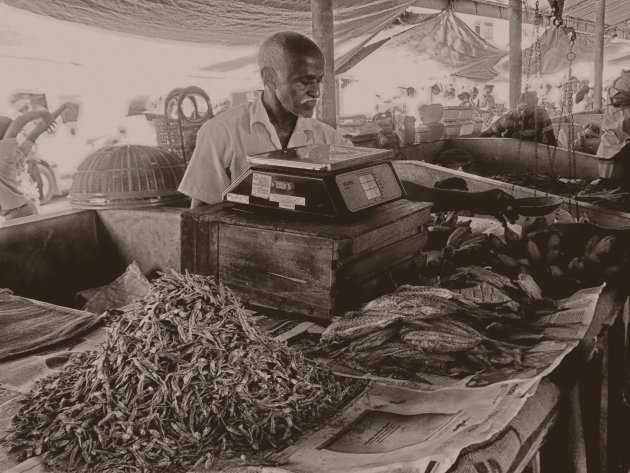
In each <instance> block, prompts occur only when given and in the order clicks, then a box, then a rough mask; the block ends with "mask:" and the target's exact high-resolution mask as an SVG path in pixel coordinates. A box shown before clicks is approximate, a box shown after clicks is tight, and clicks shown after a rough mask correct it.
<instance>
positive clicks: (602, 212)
mask: <svg viewBox="0 0 630 473" xmlns="http://www.w3.org/2000/svg"><path fill="white" fill-rule="evenodd" d="M394 167H395V168H396V172H397V173H398V176H399V177H400V178H401V179H402V180H408V181H412V182H417V183H418V184H422V185H425V186H433V184H435V182H436V181H438V180H440V179H445V178H447V177H461V178H463V179H465V180H466V182H467V183H468V188H469V190H470V191H472V192H479V191H485V190H489V189H501V190H503V191H505V192H507V193H508V194H511V195H513V196H514V197H516V198H519V197H532V196H536V195H537V196H541V195H553V194H547V193H545V192H541V191H535V190H533V189H529V188H527V187H522V186H516V185H512V184H508V183H506V182H501V181H496V180H494V179H489V178H487V177H481V176H476V175H474V174H469V173H467V172H461V171H454V170H452V169H448V168H444V167H442V166H436V165H434V164H428V163H424V162H421V161H395V162H394ZM563 201H564V202H563V204H562V207H561V208H563V209H565V210H566V211H568V212H571V213H572V214H573V215H576V213H577V214H578V215H579V216H582V215H586V216H587V217H588V218H589V219H590V221H591V222H593V223H597V224H598V225H601V226H604V227H611V228H619V227H625V226H629V225H630V213H626V212H617V211H615V210H610V209H605V208H603V207H597V206H595V205H591V204H588V203H586V202H578V201H575V200H573V199H569V198H563Z"/></svg>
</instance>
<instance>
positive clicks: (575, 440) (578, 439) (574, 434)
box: [567, 383, 588, 473]
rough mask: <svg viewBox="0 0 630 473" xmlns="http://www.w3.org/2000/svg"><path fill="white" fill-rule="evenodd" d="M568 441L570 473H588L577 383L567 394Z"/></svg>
mask: <svg viewBox="0 0 630 473" xmlns="http://www.w3.org/2000/svg"><path fill="white" fill-rule="evenodd" d="M567 427H568V428H567V430H568V432H567V434H568V441H569V460H570V465H569V468H570V473H588V470H587V466H586V445H585V444H584V426H583V423H582V408H581V405H580V390H579V388H578V385H577V383H576V384H575V385H574V386H573V387H572V388H571V391H570V392H569V419H568V426H567Z"/></svg>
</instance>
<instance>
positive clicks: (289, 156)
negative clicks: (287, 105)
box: [223, 145, 406, 217]
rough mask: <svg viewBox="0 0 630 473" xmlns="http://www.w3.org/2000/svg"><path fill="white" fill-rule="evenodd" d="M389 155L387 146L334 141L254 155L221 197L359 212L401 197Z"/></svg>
mask: <svg viewBox="0 0 630 473" xmlns="http://www.w3.org/2000/svg"><path fill="white" fill-rule="evenodd" d="M391 157H392V152H391V151H389V150H382V149H374V148H359V147H353V146H338V145H308V146H301V147H298V148H288V149H283V150H276V151H271V152H269V153H260V154H253V155H250V156H247V161H248V162H249V164H250V166H251V167H250V169H249V170H248V171H246V172H245V173H244V174H243V175H242V176H241V177H240V178H239V179H238V180H237V181H235V182H234V183H233V184H232V185H231V186H230V187H229V188H228V189H227V190H226V191H225V192H224V194H223V200H224V201H227V202H233V203H237V204H242V205H246V206H254V207H262V208H266V209H280V210H284V211H289V212H297V213H303V214H309V215H318V216H325V217H340V216H348V215H353V214H358V213H361V212H362V211H364V210H367V209H370V208H373V207H377V206H379V205H383V204H386V203H388V202H393V201H395V200H398V199H401V198H404V197H405V196H406V194H405V190H404V188H403V186H402V183H401V182H400V179H399V178H398V175H397V174H396V171H395V170H394V166H393V164H392V163H391V162H390V161H389V159H391Z"/></svg>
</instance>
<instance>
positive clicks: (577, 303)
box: [318, 286, 603, 392]
mask: <svg viewBox="0 0 630 473" xmlns="http://www.w3.org/2000/svg"><path fill="white" fill-rule="evenodd" d="M602 289H603V286H598V287H593V288H587V289H582V290H580V291H578V292H576V293H575V294H573V295H571V296H570V297H568V298H566V299H562V300H560V301H558V310H557V312H555V313H553V314H551V315H548V316H545V317H543V318H541V319H540V320H539V321H538V322H537V323H538V324H541V326H543V327H544V333H543V337H542V339H541V341H540V342H538V343H537V344H535V345H533V346H532V347H530V348H528V349H527V350H526V351H525V352H524V356H523V361H524V364H527V365H533V366H535V367H533V368H520V369H519V368H504V369H496V370H491V371H490V370H489V371H485V372H480V373H476V374H474V375H471V376H467V377H465V378H453V377H448V376H439V375H435V374H428V373H416V374H415V375H416V380H415V381H407V380H399V379H392V378H382V377H379V376H375V375H372V374H369V373H363V372H361V371H358V370H357V369H353V368H351V367H348V366H345V365H342V364H340V363H338V362H337V361H335V360H328V359H318V361H319V362H321V363H323V364H325V365H327V366H328V367H329V368H330V369H332V370H333V371H335V372H336V373H338V374H341V375H344V376H349V377H354V378H364V379H375V380H380V381H382V382H387V383H390V384H393V385H396V386H400V387H405V388H412V389H416V390H419V391H427V390H429V391H430V390H442V389H447V388H459V389H467V388H479V387H484V386H489V385H492V384H495V383H518V385H519V389H520V390H521V391H522V392H525V391H527V390H528V389H529V388H530V387H531V386H532V385H534V384H535V383H536V382H537V381H538V380H540V379H541V378H542V377H544V376H546V375H548V374H549V373H551V372H552V371H553V370H554V369H555V368H556V367H557V366H558V365H559V364H560V362H561V361H562V360H563V358H564V357H565V356H566V355H567V354H568V353H570V352H571V351H572V350H573V348H575V347H576V346H577V344H578V343H579V341H580V340H581V339H582V338H583V337H584V335H585V334H586V331H587V329H588V327H589V325H590V324H591V321H592V320H593V315H594V314H595V307H596V306H597V300H598V298H599V295H600V294H601V291H602Z"/></svg>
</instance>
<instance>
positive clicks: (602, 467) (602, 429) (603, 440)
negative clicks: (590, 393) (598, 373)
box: [598, 333, 610, 473]
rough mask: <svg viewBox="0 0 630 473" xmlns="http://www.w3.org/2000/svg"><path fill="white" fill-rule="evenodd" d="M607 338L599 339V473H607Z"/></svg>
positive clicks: (608, 365)
mask: <svg viewBox="0 0 630 473" xmlns="http://www.w3.org/2000/svg"><path fill="white" fill-rule="evenodd" d="M609 348H610V347H609V337H608V334H607V333H605V334H604V335H603V337H602V339H601V349H602V382H601V385H600V390H599V393H600V397H599V425H598V427H599V435H598V438H599V448H598V452H599V458H598V459H599V471H600V473H607V472H608V444H609V438H608V432H609V429H608V424H609V423H608V402H609V392H608V383H609V382H610V377H609V367H610V358H609V356H608V355H609Z"/></svg>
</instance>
